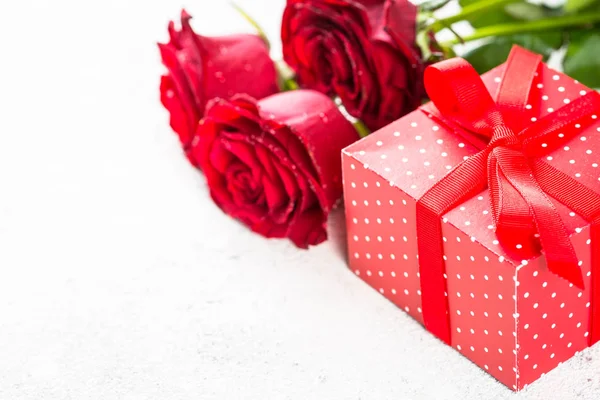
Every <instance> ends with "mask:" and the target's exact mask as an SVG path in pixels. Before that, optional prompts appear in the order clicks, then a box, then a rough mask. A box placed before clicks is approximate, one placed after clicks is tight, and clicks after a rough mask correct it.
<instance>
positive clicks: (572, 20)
mask: <svg viewBox="0 0 600 400" xmlns="http://www.w3.org/2000/svg"><path fill="white" fill-rule="evenodd" d="M597 22H600V12H594V13H586V14H579V15H565V16H562V17H554V18H545V19H539V20H537V21H531V22H518V23H510V24H500V25H492V26H486V27H483V28H479V29H477V30H476V31H475V32H474V33H473V34H471V35H469V36H465V37H463V38H462V40H463V41H465V42H468V41H471V40H477V39H483V38H486V37H490V36H507V35H515V34H519V33H531V32H541V31H549V30H557V29H560V28H569V27H581V26H585V25H591V24H594V23H597ZM459 42H460V40H458V39H453V40H451V41H449V42H447V43H444V44H443V46H452V45H455V44H458V43H459Z"/></svg>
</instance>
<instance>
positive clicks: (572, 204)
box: [532, 160, 600, 346]
mask: <svg viewBox="0 0 600 400" xmlns="http://www.w3.org/2000/svg"><path fill="white" fill-rule="evenodd" d="M532 169H533V173H534V175H535V177H536V179H537V181H538V183H539V184H540V187H541V188H542V189H543V190H544V191H545V192H546V193H548V195H549V196H552V197H553V198H555V199H556V200H558V201H560V202H561V203H563V204H564V205H565V206H567V207H569V208H570V209H571V210H573V211H574V212H576V213H577V214H579V215H581V217H582V218H584V219H585V220H586V221H589V222H590V223H591V228H590V241H591V242H590V246H591V252H592V257H591V272H592V276H591V278H592V283H591V288H590V290H591V293H592V301H591V303H592V304H591V308H590V335H589V345H590V346H591V345H592V344H594V343H596V342H598V341H600V304H599V301H598V299H599V298H600V194H598V193H596V192H594V191H593V190H592V189H590V188H588V187H586V186H585V185H583V184H581V183H579V182H578V181H576V180H575V179H573V178H571V177H570V176H568V175H567V174H565V173H563V172H561V171H559V170H557V169H556V168H554V167H553V166H551V165H549V164H547V163H545V162H544V161H541V160H536V161H535V162H534V163H533V164H532Z"/></svg>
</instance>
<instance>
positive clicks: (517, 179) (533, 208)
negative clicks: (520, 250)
mask: <svg viewBox="0 0 600 400" xmlns="http://www.w3.org/2000/svg"><path fill="white" fill-rule="evenodd" d="M492 154H493V155H494V156H496V157H497V159H498V164H499V165H500V168H501V171H502V173H503V174H504V176H505V177H506V179H507V180H508V181H509V182H510V184H511V185H512V186H513V187H514V188H515V189H516V190H517V191H518V192H519V193H520V195H521V196H522V197H523V198H524V199H525V201H526V202H527V204H528V205H529V209H530V212H531V214H532V215H533V217H534V218H533V219H534V222H535V225H536V227H537V231H538V234H539V235H540V242H541V244H542V247H543V249H544V254H545V256H546V262H547V264H548V269H549V270H550V271H551V272H552V273H554V274H556V275H558V276H560V277H562V278H564V279H566V280H567V281H569V282H571V283H573V284H574V285H575V286H577V287H579V288H582V289H583V286H584V285H583V275H582V273H581V269H580V268H579V266H578V265H577V255H576V254H575V249H573V245H572V243H571V240H570V238H569V235H568V233H567V228H566V227H565V224H564V222H563V221H562V219H561V218H560V215H559V214H558V211H556V209H555V208H554V205H553V204H552V202H551V201H550V199H549V198H548V196H546V194H545V193H544V191H543V190H542V188H540V186H539V184H538V182H537V181H536V180H535V178H534V176H533V171H532V170H531V168H530V166H529V164H528V161H527V158H526V157H525V155H524V154H523V153H521V152H519V151H516V150H512V149H507V148H503V147H498V148H495V149H494V150H493V152H492ZM524 218H527V215H525V216H524Z"/></svg>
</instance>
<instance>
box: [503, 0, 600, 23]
mask: <svg viewBox="0 0 600 400" xmlns="http://www.w3.org/2000/svg"><path fill="white" fill-rule="evenodd" d="M594 1H596V0H594ZM504 11H505V12H506V13H507V14H508V15H510V16H511V17H513V18H515V19H519V20H522V21H535V20H537V19H542V18H550V17H555V16H557V15H560V14H561V9H560V8H550V7H546V6H543V5H542V6H540V5H535V4H531V3H513V4H509V5H507V6H506V7H504Z"/></svg>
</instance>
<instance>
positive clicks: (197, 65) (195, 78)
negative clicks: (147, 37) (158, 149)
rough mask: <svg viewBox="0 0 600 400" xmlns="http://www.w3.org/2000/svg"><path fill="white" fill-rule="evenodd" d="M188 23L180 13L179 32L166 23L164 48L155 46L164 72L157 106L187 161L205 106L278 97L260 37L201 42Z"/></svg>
mask: <svg viewBox="0 0 600 400" xmlns="http://www.w3.org/2000/svg"><path fill="white" fill-rule="evenodd" d="M190 19H191V16H190V15H189V14H187V13H186V12H185V10H184V11H182V13H181V30H177V29H176V28H175V24H174V23H173V22H172V21H171V22H170V23H169V37H170V40H169V43H167V44H159V45H158V46H159V49H160V54H161V57H162V62H163V64H164V65H165V66H166V67H167V70H168V73H167V74H166V75H163V76H162V79H161V84H160V97H161V102H162V104H163V105H164V106H165V108H166V109H167V110H168V111H169V113H170V115H171V127H172V128H173V130H174V131H175V132H176V133H177V134H178V135H179V139H180V140H181V143H182V145H183V149H184V151H185V152H186V155H187V156H188V158H189V154H188V152H189V148H190V143H191V140H192V138H193V136H194V134H195V132H196V127H197V125H198V121H199V120H200V118H202V116H203V114H204V109H205V107H206V103H207V102H208V100H210V99H212V98H214V97H223V98H228V97H231V96H233V95H234V94H237V93H246V94H248V95H250V96H253V97H256V98H259V99H260V98H263V97H266V96H268V95H271V94H273V93H277V92H278V91H279V89H278V86H277V74H276V72H275V66H274V64H273V61H272V60H271V58H270V57H269V49H268V46H267V44H266V43H265V42H264V41H263V40H262V39H261V38H260V37H259V36H257V35H247V34H244V35H229V36H221V37H206V36H201V35H197V34H196V33H195V32H194V31H193V30H192V27H191V25H190ZM190 161H191V162H192V163H193V164H195V162H194V161H193V160H192V159H190Z"/></svg>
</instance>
